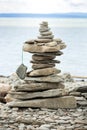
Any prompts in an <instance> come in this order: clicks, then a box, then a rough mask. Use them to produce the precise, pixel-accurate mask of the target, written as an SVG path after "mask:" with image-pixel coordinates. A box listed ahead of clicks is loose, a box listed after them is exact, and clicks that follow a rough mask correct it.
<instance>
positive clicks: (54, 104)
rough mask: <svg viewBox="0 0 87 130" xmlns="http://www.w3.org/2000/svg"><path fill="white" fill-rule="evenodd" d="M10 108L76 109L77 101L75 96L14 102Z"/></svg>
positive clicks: (9, 104)
mask: <svg viewBox="0 0 87 130" xmlns="http://www.w3.org/2000/svg"><path fill="white" fill-rule="evenodd" d="M7 105H8V106H10V107H32V108H50V109H58V108H76V106H77V104H76V99H75V98H74V97H73V96H64V97H59V98H47V99H35V100H34V99H33V100H27V101H21V100H20V101H19V100H18V101H17V100H16V101H13V102H10V103H7Z"/></svg>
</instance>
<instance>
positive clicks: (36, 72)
mask: <svg viewBox="0 0 87 130" xmlns="http://www.w3.org/2000/svg"><path fill="white" fill-rule="evenodd" d="M60 72H61V70H58V69H56V68H54V67H53V68H43V69H37V70H32V71H31V72H29V73H27V76H33V77H34V76H48V75H52V74H58V73H60Z"/></svg>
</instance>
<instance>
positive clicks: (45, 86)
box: [14, 82, 65, 92]
mask: <svg viewBox="0 0 87 130" xmlns="http://www.w3.org/2000/svg"><path fill="white" fill-rule="evenodd" d="M64 87H65V86H64V84H63V83H61V82H59V83H38V82H29V83H26V84H21V85H20V84H14V89H15V91H24V92H36V91H43V90H49V89H64Z"/></svg>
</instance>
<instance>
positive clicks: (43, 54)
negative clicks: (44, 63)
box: [34, 51, 63, 56]
mask: <svg viewBox="0 0 87 130" xmlns="http://www.w3.org/2000/svg"><path fill="white" fill-rule="evenodd" d="M34 54H36V55H42V56H61V55H62V54H63V52H61V51H58V52H46V53H45V52H44V53H40V52H39V53H34Z"/></svg>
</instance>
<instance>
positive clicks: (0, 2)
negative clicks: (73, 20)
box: [0, 0, 87, 13]
mask: <svg viewBox="0 0 87 130" xmlns="http://www.w3.org/2000/svg"><path fill="white" fill-rule="evenodd" d="M67 12H86V13H87V0H0V13H67Z"/></svg>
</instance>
